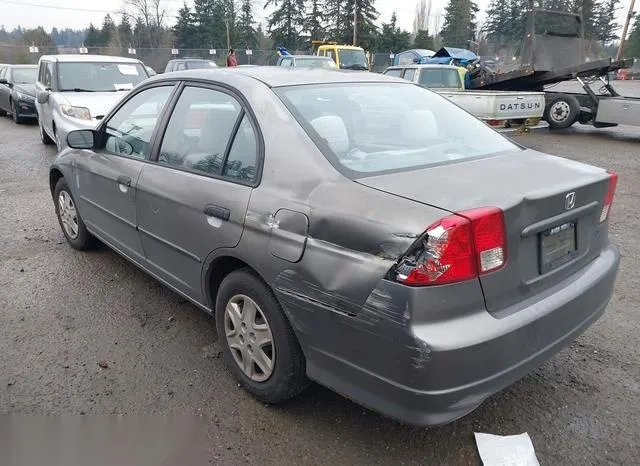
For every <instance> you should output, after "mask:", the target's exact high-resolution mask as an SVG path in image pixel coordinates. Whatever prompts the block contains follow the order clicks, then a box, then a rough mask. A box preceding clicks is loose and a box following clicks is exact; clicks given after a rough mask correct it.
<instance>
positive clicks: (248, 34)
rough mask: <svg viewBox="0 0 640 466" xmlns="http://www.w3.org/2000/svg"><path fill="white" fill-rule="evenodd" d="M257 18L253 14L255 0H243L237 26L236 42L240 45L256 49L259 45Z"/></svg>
mask: <svg viewBox="0 0 640 466" xmlns="http://www.w3.org/2000/svg"><path fill="white" fill-rule="evenodd" d="M255 24H256V21H255V18H254V16H253V0H242V5H241V7H240V15H239V17H238V21H237V24H236V27H235V37H234V40H233V42H234V44H236V46H238V47H248V48H251V49H254V48H256V47H257V45H258V37H257V35H256V28H255Z"/></svg>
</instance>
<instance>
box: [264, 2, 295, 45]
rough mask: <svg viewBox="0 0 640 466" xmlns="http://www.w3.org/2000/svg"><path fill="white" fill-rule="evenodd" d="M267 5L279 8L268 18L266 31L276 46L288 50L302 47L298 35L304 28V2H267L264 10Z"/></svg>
mask: <svg viewBox="0 0 640 466" xmlns="http://www.w3.org/2000/svg"><path fill="white" fill-rule="evenodd" d="M269 5H274V6H276V7H277V6H278V5H280V7H279V8H278V9H276V11H274V12H273V14H272V15H271V18H269V22H268V30H269V33H270V34H271V38H272V39H273V40H274V41H275V43H276V45H279V46H284V47H287V48H289V49H292V50H294V49H296V48H297V47H298V46H300V45H302V44H301V41H300V33H301V32H302V30H303V28H304V1H303V0H267V3H265V5H264V6H265V8H266V7H268V6H269Z"/></svg>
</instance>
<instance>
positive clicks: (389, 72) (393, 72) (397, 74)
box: [384, 69, 402, 78]
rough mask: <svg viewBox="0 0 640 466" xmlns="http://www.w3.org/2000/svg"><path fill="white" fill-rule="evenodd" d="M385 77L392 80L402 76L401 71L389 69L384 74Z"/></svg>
mask: <svg viewBox="0 0 640 466" xmlns="http://www.w3.org/2000/svg"><path fill="white" fill-rule="evenodd" d="M384 74H385V75H387V76H393V77H394V78H399V77H400V76H402V69H390V70H386V71H385V72H384Z"/></svg>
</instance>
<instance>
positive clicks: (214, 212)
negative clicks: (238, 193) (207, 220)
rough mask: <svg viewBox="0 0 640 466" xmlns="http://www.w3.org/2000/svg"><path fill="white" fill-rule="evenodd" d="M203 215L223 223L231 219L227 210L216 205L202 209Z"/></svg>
mask: <svg viewBox="0 0 640 466" xmlns="http://www.w3.org/2000/svg"><path fill="white" fill-rule="evenodd" d="M204 214H205V215H206V216H207V217H216V218H219V219H220V220H224V221H225V222H226V221H227V220H229V217H231V212H230V211H229V209H227V208H225V207H220V206H217V205H208V206H206V207H205V208H204Z"/></svg>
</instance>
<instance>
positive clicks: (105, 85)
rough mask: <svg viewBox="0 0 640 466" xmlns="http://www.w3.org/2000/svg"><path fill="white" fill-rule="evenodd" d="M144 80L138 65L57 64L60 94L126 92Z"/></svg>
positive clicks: (144, 73) (145, 76)
mask: <svg viewBox="0 0 640 466" xmlns="http://www.w3.org/2000/svg"><path fill="white" fill-rule="evenodd" d="M145 79H147V73H146V71H145V70H144V68H143V66H142V65H141V64H140V63H100V62H94V63H90V62H86V63H85V62H68V63H58V83H59V87H60V91H61V92H65V91H76V92H81V91H87V92H115V91H128V90H131V89H132V88H133V87H135V86H136V85H137V84H139V83H141V82H142V81H144V80H145Z"/></svg>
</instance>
